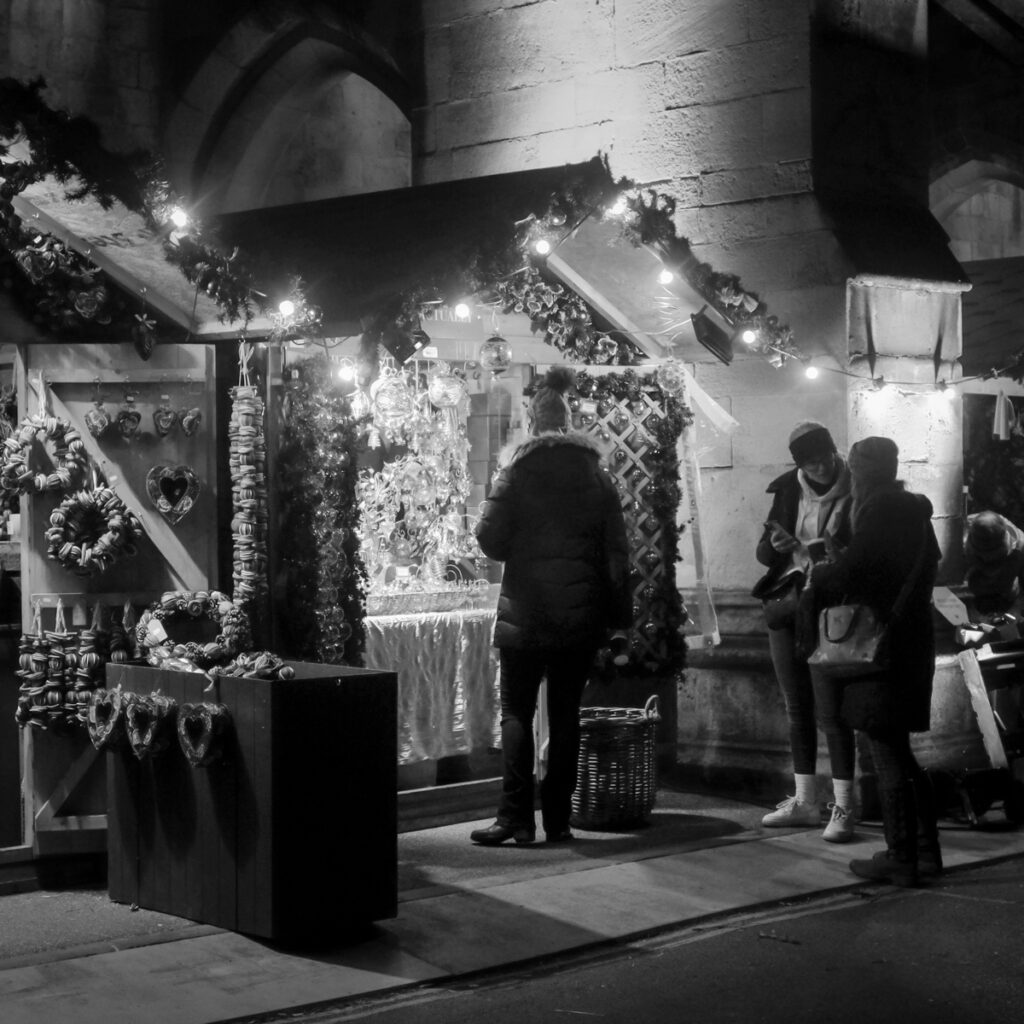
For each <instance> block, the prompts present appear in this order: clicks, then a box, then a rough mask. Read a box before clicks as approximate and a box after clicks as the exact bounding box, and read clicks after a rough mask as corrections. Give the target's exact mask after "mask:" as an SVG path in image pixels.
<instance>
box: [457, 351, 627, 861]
mask: <svg viewBox="0 0 1024 1024" xmlns="http://www.w3.org/2000/svg"><path fill="white" fill-rule="evenodd" d="M574 383H575V376H574V374H573V373H572V371H571V370H569V369H567V368H565V367H553V368H552V369H551V370H549V371H548V373H547V375H546V376H545V378H544V380H543V383H542V384H541V386H540V387H539V388H538V389H537V391H536V393H535V394H534V396H533V398H532V399H531V401H530V405H529V410H528V414H527V415H528V423H529V428H530V435H531V436H530V437H529V438H528V439H527V440H525V441H523V442H521V443H519V444H513V445H511V446H510V447H508V448H506V449H505V450H503V451H502V452H501V454H500V455H499V457H498V473H497V475H496V476H495V479H494V482H493V485H492V487H491V491H490V495H489V497H488V500H487V501H486V503H485V504H484V507H483V513H482V515H481V517H480V522H479V524H478V525H477V530H476V536H477V540H478V541H479V543H480V547H481V549H482V550H483V552H484V553H485V554H486V555H488V556H489V557H490V558H493V559H495V560H496V561H499V562H503V563H504V571H503V574H502V580H501V594H500V597H499V598H498V615H497V621H496V623H495V628H494V646H495V647H497V648H498V651H499V661H500V700H501V747H502V769H503V770H502V775H503V780H502V795H501V802H500V805H499V807H498V814H497V820H496V821H495V823H494V824H493V825H491V826H490V827H488V828H482V829H477V830H475V831H473V832H472V833H471V834H470V839H471V840H472V841H473V842H474V843H479V844H481V845H484V846H496V845H498V844H500V843H504V842H506V841H507V840H509V839H511V840H513V841H514V842H516V843H532V842H533V841H534V839H535V838H536V827H535V822H534V781H533V764H534V742H533V717H534V711H535V709H536V705H537V694H538V692H539V688H540V683H541V680H542V679H544V678H546V679H547V683H548V686H547V711H548V719H549V723H550V739H549V747H548V765H547V774H546V775H545V776H544V778H543V780H542V781H541V784H540V804H541V822H542V825H543V828H544V832H545V835H546V838H547V841H548V842H564V841H566V840H569V839H572V833H571V832H570V830H569V815H570V812H571V809H572V794H573V791H574V790H575V788H576V762H577V758H578V755H579V745H580V721H579V708H580V700H581V698H582V696H583V688H584V686H585V685H586V682H587V679H588V676H589V674H590V669H591V666H592V665H593V662H594V657H595V655H596V653H597V651H598V650H599V649H600V648H601V647H603V646H605V645H606V644H607V642H608V638H609V635H610V633H611V632H612V631H614V630H620V629H626V628H628V627H629V625H630V622H631V616H632V604H631V601H630V596H629V549H628V546H627V541H626V527H625V522H624V520H623V515H622V506H621V504H620V501H619V495H618V492H617V491H616V489H615V485H614V484H613V482H612V479H611V476H610V475H609V474H608V472H607V471H606V470H605V469H604V468H603V466H602V465H601V461H600V452H599V450H598V448H597V447H596V445H595V444H594V442H593V441H591V440H590V438H589V437H587V436H586V435H584V434H581V433H577V432H574V431H573V430H572V429H571V424H572V413H571V411H570V409H569V404H568V402H567V401H566V398H565V394H566V392H567V391H568V390H569V388H570V387H572V386H573V384H574Z"/></svg>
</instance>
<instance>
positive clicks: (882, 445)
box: [846, 437, 900, 483]
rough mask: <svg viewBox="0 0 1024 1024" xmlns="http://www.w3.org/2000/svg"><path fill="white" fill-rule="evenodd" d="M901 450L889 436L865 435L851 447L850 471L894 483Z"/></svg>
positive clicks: (848, 460)
mask: <svg viewBox="0 0 1024 1024" xmlns="http://www.w3.org/2000/svg"><path fill="white" fill-rule="evenodd" d="M899 457H900V450H899V448H898V447H897V446H896V442H895V441H893V440H891V439H890V438H888V437H865V438H864V440H863V441H858V442H857V443H856V444H854V445H853V447H852V448H851V449H850V454H849V456H848V457H847V460H846V462H847V465H848V466H849V467H850V473H851V474H852V475H853V476H854V477H855V478H857V477H859V478H860V479H862V480H871V481H872V482H874V483H892V481H894V480H895V479H896V473H897V471H898V469H899Z"/></svg>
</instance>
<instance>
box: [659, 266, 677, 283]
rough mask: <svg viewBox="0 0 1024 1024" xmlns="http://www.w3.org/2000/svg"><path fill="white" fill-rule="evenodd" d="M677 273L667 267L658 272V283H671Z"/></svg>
mask: <svg viewBox="0 0 1024 1024" xmlns="http://www.w3.org/2000/svg"><path fill="white" fill-rule="evenodd" d="M674 278H675V275H674V274H673V273H672V271H671V270H669V269H668V268H667V267H666V268H665V269H664V270H662V272H661V273H660V274H658V284H671V283H672V281H673V280H674Z"/></svg>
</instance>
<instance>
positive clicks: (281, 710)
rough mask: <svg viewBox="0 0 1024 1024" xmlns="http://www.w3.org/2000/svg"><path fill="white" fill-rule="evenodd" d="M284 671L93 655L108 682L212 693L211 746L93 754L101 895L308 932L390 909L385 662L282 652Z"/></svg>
mask: <svg viewBox="0 0 1024 1024" xmlns="http://www.w3.org/2000/svg"><path fill="white" fill-rule="evenodd" d="M290 664H291V665H292V666H293V668H294V669H295V673H296V675H295V678H294V679H290V680H287V681H284V682H281V681H268V680H262V679H249V678H233V677H223V678H221V679H220V680H219V681H218V683H217V690H216V691H215V692H204V691H205V688H206V687H207V686H208V685H209V679H208V678H207V677H206V676H204V675H200V674H198V673H187V672H169V671H165V670H163V669H156V668H149V667H144V666H108V668H107V686H108V687H114V686H116V685H118V683H120V684H121V686H122V688H123V689H124V690H126V691H134V692H136V693H140V694H147V695H148V694H150V693H152V692H154V691H159V692H160V693H161V694H163V695H164V696H166V697H170V698H173V699H174V700H175V701H177V702H178V704H179V705H181V704H184V703H202V702H204V701H209V702H219V703H222V704H224V705H225V706H226V707H227V708H228V710H229V711H230V714H231V725H230V728H228V729H227V730H226V732H225V739H224V743H223V754H222V756H221V757H220V758H219V759H217V760H216V761H214V762H212V763H210V764H209V765H204V766H200V767H192V765H191V764H190V762H189V761H188V760H187V759H186V757H185V755H184V754H183V752H182V750H181V748H180V747H179V746H178V744H177V741H176V740H175V742H174V743H173V744H172V745H171V747H170V748H169V749H168V750H166V751H164V752H163V753H161V754H158V755H156V756H153V757H147V758H146V759H144V760H142V761H139V760H138V759H137V758H136V756H135V755H134V754H133V753H132V751H131V749H130V748H128V747H123V748H119V749H115V750H111V751H109V753H108V772H107V786H108V811H107V813H108V886H109V892H110V898H111V899H113V900H115V901H117V902H119V903H131V904H137V905H138V906H140V907H145V908H147V909H150V910H158V911H161V912H163V913H167V914H174V915H176V916H179V917H185V918H189V919H191V920H193V921H200V922H203V923H206V924H212V925H217V926H219V927H222V928H228V929H231V930H232V931H238V932H243V933H246V934H250V935H256V936H261V937H265V938H272V939H280V940H284V941H291V942H305V941H322V940H324V939H328V938H331V937H332V936H334V937H336V936H340V935H342V934H344V933H346V932H349V931H351V930H352V929H353V928H356V927H358V926H359V925H361V924H363V923H366V922H369V921H375V920H379V919H381V918H387V917H394V916H395V915H396V913H397V889H398V886H397V871H398V868H397V860H398V857H397V792H396V790H397V780H396V765H397V740H396V737H397V710H396V693H397V681H396V675H395V673H394V672H381V671H377V670H368V669H357V668H347V667H343V666H337V665H317V664H305V663H301V662H291V663H290Z"/></svg>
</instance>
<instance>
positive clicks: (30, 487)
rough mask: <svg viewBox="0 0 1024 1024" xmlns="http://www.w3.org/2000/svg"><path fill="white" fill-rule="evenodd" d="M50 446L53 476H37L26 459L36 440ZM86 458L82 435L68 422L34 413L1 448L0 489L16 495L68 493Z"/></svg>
mask: <svg viewBox="0 0 1024 1024" xmlns="http://www.w3.org/2000/svg"><path fill="white" fill-rule="evenodd" d="M40 436H41V437H42V439H43V441H50V442H52V443H53V461H54V468H53V472H52V473H37V472H35V471H34V470H33V469H32V467H31V465H29V455H30V453H31V450H32V445H33V444H34V443H35V440H36V438H37V437H40ZM86 465H87V457H86V451H85V445H84V444H83V443H82V435H81V434H80V433H79V432H78V431H77V430H76V429H75V428H74V427H73V426H71V424H70V423H68V421H67V420H62V419H58V418H57V417H56V416H44V415H42V414H41V413H37V414H36V415H34V416H26V417H25V419H23V420H22V421H21V423H20V424H19V425H18V429H17V430H15V431H14V433H12V434H11V436H10V437H8V438H5V440H4V443H3V445H2V446H0V487H2V488H3V489H4V490H6V491H13V492H14V493H16V494H28V493H29V492H30V491H35V492H37V493H39V492H42V491H67V490H70V488H71V486H72V484H75V483H78V481H79V479H80V478H81V476H82V474H83V473H84V472H85V469H86Z"/></svg>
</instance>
